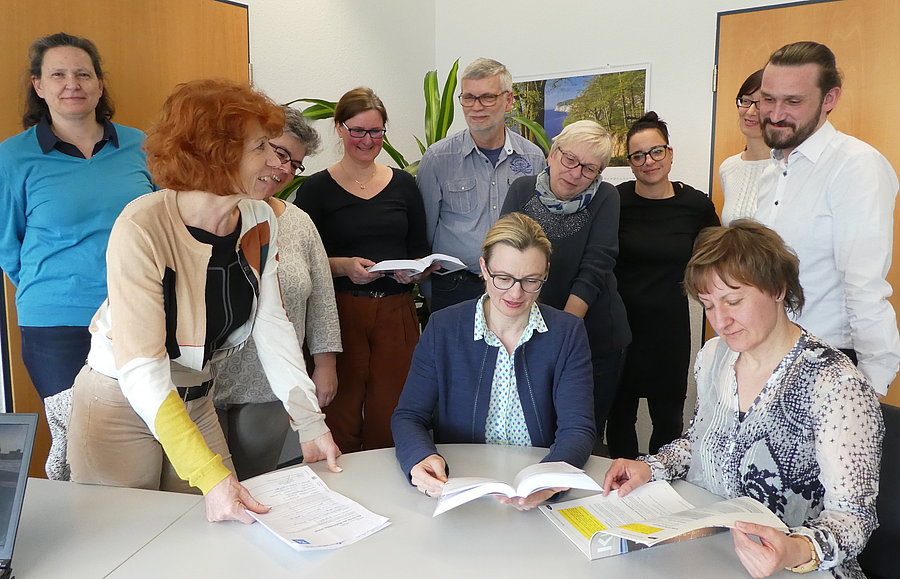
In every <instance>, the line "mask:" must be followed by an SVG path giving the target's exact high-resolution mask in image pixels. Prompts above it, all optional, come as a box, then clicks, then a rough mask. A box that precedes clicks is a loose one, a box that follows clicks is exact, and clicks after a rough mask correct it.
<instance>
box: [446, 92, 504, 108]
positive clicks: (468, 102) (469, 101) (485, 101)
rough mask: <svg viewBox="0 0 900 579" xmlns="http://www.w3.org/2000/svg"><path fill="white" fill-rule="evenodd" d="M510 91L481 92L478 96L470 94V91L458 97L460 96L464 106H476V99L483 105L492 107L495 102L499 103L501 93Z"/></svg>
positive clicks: (460, 101) (460, 102)
mask: <svg viewBox="0 0 900 579" xmlns="http://www.w3.org/2000/svg"><path fill="white" fill-rule="evenodd" d="M508 92H509V91H506V90H505V91H502V92H498V93H497V94H491V93H486V94H480V95H477V96H476V95H473V94H469V93H464V94H461V95H459V97H457V98H459V104H461V105H462V106H464V107H473V106H475V101H478V102H480V103H481V106H483V107H492V106H494V105H495V104H497V99H498V98H500V95H504V94H506V93H508Z"/></svg>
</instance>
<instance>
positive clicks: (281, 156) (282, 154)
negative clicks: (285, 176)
mask: <svg viewBox="0 0 900 579" xmlns="http://www.w3.org/2000/svg"><path fill="white" fill-rule="evenodd" d="M269 144H270V145H272V143H269ZM272 149H273V150H274V151H275V156H276V157H278V160H279V161H281V164H282V165H284V164H285V163H290V165H291V170H292V171H293V172H294V177H299V176H300V174H301V173H303V171H306V167H304V166H303V163H301V162H300V161H295V160H294V159H291V153H290V151H288V150H287V149H285V148H284V147H279V146H278V145H272Z"/></svg>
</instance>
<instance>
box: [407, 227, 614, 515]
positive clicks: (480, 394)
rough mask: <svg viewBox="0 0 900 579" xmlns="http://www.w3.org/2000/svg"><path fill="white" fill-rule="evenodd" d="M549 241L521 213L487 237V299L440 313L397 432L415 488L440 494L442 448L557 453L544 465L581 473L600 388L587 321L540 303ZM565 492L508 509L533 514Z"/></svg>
mask: <svg viewBox="0 0 900 579" xmlns="http://www.w3.org/2000/svg"><path fill="white" fill-rule="evenodd" d="M550 252H551V244H550V240H549V239H547V236H546V235H545V234H544V231H543V230H542V229H541V226H540V225H538V224H537V222H535V221H534V220H533V219H531V218H530V217H527V216H526V215H523V214H521V213H510V214H509V215H505V216H503V217H501V218H500V219H499V220H498V221H497V222H496V223H495V224H494V226H493V227H492V228H491V229H490V231H488V234H487V237H485V239H484V243H483V245H482V257H481V258H480V259H479V261H480V264H481V273H482V275H483V276H484V279H485V289H486V294H485V295H483V296H481V297H480V298H478V299H475V300H469V301H466V302H462V303H460V304H457V305H455V306H450V307H448V308H444V309H442V310H440V311H439V312H436V313H434V314H433V315H432V317H431V320H430V321H429V322H428V326H426V327H425V332H424V333H423V334H422V340H421V341H420V342H419V345H418V346H417V347H416V352H415V355H414V357H413V364H412V368H411V369H410V372H409V377H408V378H407V380H406V385H405V386H404V388H403V394H402V395H401V397H400V403H399V404H398V405H397V410H395V411H394V416H393V419H392V421H391V425H392V427H393V431H394V441H395V443H396V447H397V451H396V452H397V460H398V461H399V462H400V467H401V468H402V469H403V473H404V474H405V475H406V476H407V477H409V480H410V482H411V483H412V484H413V485H415V486H416V487H418V488H419V490H421V491H422V492H424V493H425V494H426V495H430V496H437V495H439V494H440V491H441V487H442V486H443V484H444V482H446V480H447V473H448V467H447V464H446V462H445V461H444V458H443V457H441V456H440V455H439V454H438V453H437V449H436V447H435V443H479V444H485V443H487V444H506V445H515V446H539V447H547V448H549V449H550V450H549V452H548V453H547V456H545V457H544V459H543V462H553V461H564V462H568V463H569V464H571V465H573V466H576V467H581V466H584V463H585V462H587V459H588V456H590V454H591V449H592V448H593V446H594V439H595V434H596V430H595V427H594V416H593V403H592V396H593V381H592V379H591V358H590V349H589V347H588V340H587V333H586V332H585V329H584V324H583V323H582V322H581V320H580V319H579V318H577V317H575V316H573V315H571V314H568V313H565V312H561V311H559V310H557V309H555V308H552V307H550V306H546V305H538V304H537V303H536V302H537V298H538V294H539V292H540V291H541V288H542V286H544V285H545V282H546V281H547V274H548V272H549V268H550ZM559 490H561V489H549V490H545V491H538V492H536V493H534V494H532V495H531V496H529V497H526V498H517V499H507V498H505V497H503V498H502V499H501V502H504V503H509V504H512V505H513V506H514V507H516V508H518V509H525V510H527V509H530V508H533V507H535V506H537V505H539V504H540V503H541V502H543V501H545V500H547V499H548V498H550V497H551V496H552V495H553V494H555V493H556V492H558V491H559Z"/></svg>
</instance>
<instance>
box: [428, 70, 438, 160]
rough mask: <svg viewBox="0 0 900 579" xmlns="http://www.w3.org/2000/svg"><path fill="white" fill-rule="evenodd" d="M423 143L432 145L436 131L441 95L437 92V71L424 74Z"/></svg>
mask: <svg viewBox="0 0 900 579" xmlns="http://www.w3.org/2000/svg"><path fill="white" fill-rule="evenodd" d="M424 85H425V86H424V93H425V142H426V143H428V144H429V145H430V144H432V143H434V141H435V135H436V134H437V131H438V122H439V119H438V115H439V114H440V106H441V100H440V99H441V95H440V93H439V92H438V84H437V71H436V70H429V71H428V72H426V73H425V82H424Z"/></svg>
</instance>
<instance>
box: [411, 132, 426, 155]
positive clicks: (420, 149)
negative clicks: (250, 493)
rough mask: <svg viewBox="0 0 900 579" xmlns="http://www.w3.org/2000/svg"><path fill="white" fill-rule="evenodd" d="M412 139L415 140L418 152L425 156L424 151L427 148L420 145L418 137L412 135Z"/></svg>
mask: <svg viewBox="0 0 900 579" xmlns="http://www.w3.org/2000/svg"><path fill="white" fill-rule="evenodd" d="M413 138H414V139H415V140H416V144H418V145H419V152H420V153H422V154H423V155H424V154H425V149H427V148H428V147H426V146H425V145H424V144H423V143H422V141H420V140H419V137H417V136H415V135H413Z"/></svg>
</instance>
